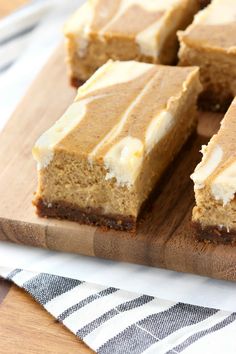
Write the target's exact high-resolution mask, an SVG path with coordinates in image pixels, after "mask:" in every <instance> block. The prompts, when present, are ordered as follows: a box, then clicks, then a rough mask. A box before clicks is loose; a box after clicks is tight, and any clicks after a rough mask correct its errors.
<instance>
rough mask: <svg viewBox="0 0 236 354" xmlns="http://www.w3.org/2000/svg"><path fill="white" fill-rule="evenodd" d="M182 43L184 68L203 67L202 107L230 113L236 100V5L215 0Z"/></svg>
mask: <svg viewBox="0 0 236 354" xmlns="http://www.w3.org/2000/svg"><path fill="white" fill-rule="evenodd" d="M179 39H180V42H181V49H180V52H179V58H180V65H184V66H189V65H190V66H191V65H197V66H199V67H200V78H201V82H202V84H203V88H204V91H203V93H202V95H201V99H200V102H201V105H202V106H203V107H204V108H210V109H213V110H221V111H225V110H227V108H228V106H229V105H230V103H231V101H232V99H233V98H234V96H236V1H235V0H213V1H212V2H211V4H210V5H208V6H207V7H206V8H205V9H204V10H202V11H200V12H199V13H198V14H197V15H196V16H195V19H194V22H193V23H192V25H190V26H189V27H188V28H187V29H186V30H185V31H184V32H180V33H179Z"/></svg>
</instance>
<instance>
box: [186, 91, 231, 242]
mask: <svg viewBox="0 0 236 354" xmlns="http://www.w3.org/2000/svg"><path fill="white" fill-rule="evenodd" d="M202 153H203V159H202V162H201V163H200V164H199V165H198V166H197V168H196V170H195V172H194V174H193V175H192V179H193V181H194V188H195V196H196V204H197V206H196V207H195V208H194V210H193V222H194V225H195V228H196V230H197V234H198V236H199V238H200V239H207V240H211V241H215V242H222V243H225V242H234V241H235V240H236V98H235V99H234V101H233V103H232V105H231V106H230V108H229V110H228V112H227V113H226V115H225V118H224V119H223V121H222V124H221V128H220V130H219V132H218V134H216V135H215V136H214V137H213V138H212V139H211V140H210V142H209V144H208V146H204V147H203V150H202Z"/></svg>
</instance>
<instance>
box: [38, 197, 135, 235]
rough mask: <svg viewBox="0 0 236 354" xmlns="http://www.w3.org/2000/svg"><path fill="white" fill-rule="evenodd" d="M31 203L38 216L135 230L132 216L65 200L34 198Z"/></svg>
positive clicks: (120, 229)
mask: <svg viewBox="0 0 236 354" xmlns="http://www.w3.org/2000/svg"><path fill="white" fill-rule="evenodd" d="M33 204H34V205H35V206H36V212H37V215H38V216H40V217H46V218H57V219H66V220H70V221H77V222H78V223H80V224H86V225H92V226H102V227H105V228H107V229H115V230H119V231H131V232H134V231H135V230H136V219H135V218H134V217H132V216H130V217H125V216H122V215H103V214H102V213H101V210H99V209H92V208H86V209H81V208H78V207H77V206H75V205H72V204H69V203H65V202H56V203H47V202H45V201H43V200H42V199H41V198H38V199H36V200H35V201H34V202H33Z"/></svg>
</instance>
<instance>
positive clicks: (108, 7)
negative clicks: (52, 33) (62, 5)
mask: <svg viewBox="0 0 236 354" xmlns="http://www.w3.org/2000/svg"><path fill="white" fill-rule="evenodd" d="M189 1H190V0H87V2H86V3H85V4H84V5H83V6H82V7H81V8H80V9H79V10H78V11H77V12H76V13H75V14H74V15H73V16H72V17H71V19H70V20H69V21H68V22H67V24H66V26H65V35H66V36H71V35H72V36H73V35H79V37H83V38H84V41H86V39H87V40H88V39H89V36H90V35H91V34H93V35H98V36H100V37H101V38H107V37H109V36H116V35H118V36H124V37H129V38H133V39H134V40H135V41H136V42H137V44H138V45H139V47H140V50H141V52H142V53H143V54H144V55H147V56H151V57H154V58H156V57H157V56H158V50H159V48H160V47H161V45H162V42H163V41H164V39H165V38H166V37H167V36H168V34H169V33H170V31H171V30H172V28H173V27H174V26H175V25H176V22H177V23H178V21H179V14H176V16H172V14H173V12H175V11H176V9H181V8H184V6H186V4H188V3H189ZM170 17H171V20H170ZM174 28H175V27H174ZM83 45H84V46H86V43H84V44H83Z"/></svg>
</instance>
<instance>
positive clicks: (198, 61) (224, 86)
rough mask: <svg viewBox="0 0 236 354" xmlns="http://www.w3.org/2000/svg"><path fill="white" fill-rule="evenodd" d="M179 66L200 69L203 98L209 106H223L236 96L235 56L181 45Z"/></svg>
mask: <svg viewBox="0 0 236 354" xmlns="http://www.w3.org/2000/svg"><path fill="white" fill-rule="evenodd" d="M179 57H180V65H181V66H191V65H196V66H199V67H200V80H201V83H202V85H203V88H204V93H203V98H205V99H206V100H208V102H209V104H211V103H212V104H213V105H216V104H220V105H224V103H225V102H226V101H228V102H229V101H230V100H231V99H232V98H233V97H234V96H236V54H225V53H222V52H218V51H216V50H211V49H203V48H202V47H201V46H199V47H189V46H187V45H185V44H184V43H182V45H181V50H180V53H179Z"/></svg>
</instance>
